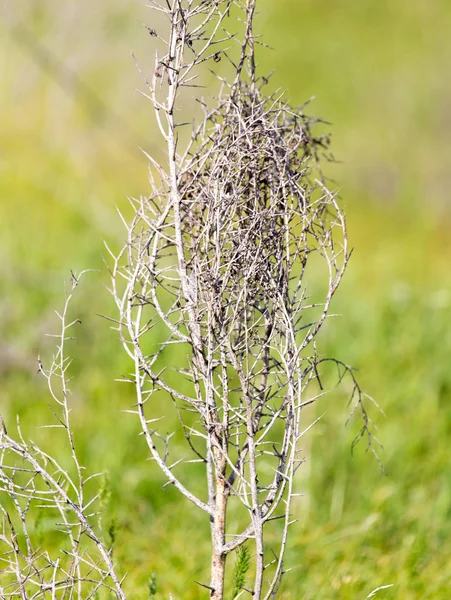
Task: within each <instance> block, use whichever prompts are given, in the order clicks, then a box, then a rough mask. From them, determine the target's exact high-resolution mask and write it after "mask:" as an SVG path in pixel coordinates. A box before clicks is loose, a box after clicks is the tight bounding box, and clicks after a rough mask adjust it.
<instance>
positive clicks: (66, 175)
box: [0, 0, 451, 600]
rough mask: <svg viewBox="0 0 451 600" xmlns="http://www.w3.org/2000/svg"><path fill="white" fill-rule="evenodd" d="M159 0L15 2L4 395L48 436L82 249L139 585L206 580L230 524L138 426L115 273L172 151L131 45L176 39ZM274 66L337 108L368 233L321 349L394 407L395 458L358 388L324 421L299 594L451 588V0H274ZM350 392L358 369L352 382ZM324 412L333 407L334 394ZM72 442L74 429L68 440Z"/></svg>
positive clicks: (77, 391)
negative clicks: (151, 179) (166, 466)
mask: <svg viewBox="0 0 451 600" xmlns="http://www.w3.org/2000/svg"><path fill="white" fill-rule="evenodd" d="M152 19H153V16H152V13H151V11H150V9H149V8H147V7H146V6H145V5H144V3H143V2H141V1H140V0H131V1H129V2H127V3H124V2H122V1H119V0H109V1H108V2H106V1H102V0H97V1H96V2H87V1H86V0H81V1H80V2H69V1H67V0H66V1H63V0H61V1H60V2H58V3H57V2H54V1H51V0H33V1H32V2H28V3H24V2H22V3H20V2H14V1H13V0H7V1H5V2H3V3H2V4H1V7H0V131H1V136H0V202H1V219H0V256H1V261H0V289H1V296H0V316H1V318H0V334H1V335H0V376H1V387H0V409H1V412H2V414H3V416H4V418H5V420H6V421H7V422H8V423H11V424H12V423H14V418H15V415H16V414H19V415H20V417H21V420H22V423H23V427H24V428H26V431H27V433H30V434H31V433H32V434H33V437H34V439H38V440H41V441H42V443H44V444H45V443H50V442H49V440H48V439H47V440H46V439H45V436H47V437H48V433H46V434H45V435H44V432H45V431H46V430H35V429H34V426H35V425H39V424H42V423H46V422H48V421H49V419H50V418H51V415H50V413H49V411H48V408H47V404H48V396H47V394H46V391H45V386H44V383H43V381H42V380H41V379H40V378H39V376H38V375H37V374H36V356H37V354H38V353H39V352H40V353H42V355H43V360H45V357H46V356H47V357H48V356H49V355H50V354H51V351H52V344H51V340H50V341H49V339H48V338H45V333H46V332H49V331H50V332H52V331H55V330H56V328H57V319H56V317H55V315H54V312H53V311H54V309H55V308H58V307H59V306H61V304H62V301H63V285H64V280H65V279H67V278H68V276H69V271H70V269H73V270H76V271H78V270H80V269H84V268H92V269H99V270H100V272H97V273H92V274H91V275H89V276H88V277H87V279H85V282H84V284H83V286H82V287H81V289H80V292H79V294H78V297H77V300H76V303H75V305H74V306H73V310H74V313H75V314H76V315H77V316H81V318H82V321H83V325H82V327H81V328H80V331H79V338H78V340H77V342H76V343H74V344H73V347H72V354H73V358H74V365H73V372H74V374H75V375H76V379H75V381H74V382H73V384H72V388H73V405H74V418H75V422H76V424H77V433H78V442H79V445H80V450H81V453H82V457H83V461H84V463H85V464H89V467H90V469H92V470H93V471H95V470H98V469H106V470H108V472H109V476H110V481H111V486H112V496H111V501H110V506H109V508H108V516H107V517H105V518H106V519H112V518H113V517H114V519H115V521H116V523H117V529H118V534H117V535H118V538H117V539H118V541H117V557H118V559H120V560H121V562H122V564H123V571H124V572H125V571H127V572H128V577H127V591H128V592H129V593H130V594H131V596H130V597H133V598H138V599H139V598H147V587H146V586H147V582H148V580H149V577H150V574H151V573H152V572H153V571H155V572H157V574H158V581H159V596H158V597H160V598H167V597H168V595H169V592H172V593H173V595H174V598H183V599H189V598H192V599H194V598H199V597H204V596H205V595H203V594H202V592H201V591H200V588H199V587H198V586H196V585H195V584H194V583H193V581H194V580H201V581H204V580H205V579H206V578H207V572H208V550H209V547H208V524H207V523H203V521H202V519H203V515H198V514H197V513H196V511H195V510H194V509H191V507H189V506H187V505H186V503H185V501H184V500H182V499H181V498H179V497H178V495H177V494H176V493H175V491H173V490H168V489H167V488H165V489H164V490H162V489H161V484H162V479H161V477H160V475H159V473H158V472H157V471H156V467H155V466H153V465H152V463H149V462H145V458H146V456H147V453H146V449H145V447H144V443H143V441H142V439H141V438H137V434H138V425H137V423H136V422H135V420H134V419H133V417H132V416H130V415H124V414H123V413H121V410H122V409H126V408H130V406H131V404H132V403H133V396H132V394H131V392H130V390H128V389H127V388H126V387H125V386H122V385H121V384H118V383H115V382H114V378H115V377H120V375H121V373H122V372H125V371H126V370H127V369H128V368H129V365H128V363H127V360H126V359H125V357H124V356H123V353H122V350H121V348H120V345H119V343H118V341H117V340H116V337H115V333H114V332H111V331H110V330H109V329H108V323H107V322H106V321H104V320H102V319H101V318H100V317H98V316H97V315H98V314H109V315H113V316H114V308H113V306H112V303H111V301H110V299H109V297H108V293H107V291H106V290H105V289H104V287H103V286H104V284H105V283H107V280H108V277H107V274H106V271H105V269H104V267H103V262H102V256H103V255H104V254H106V253H105V252H104V249H103V240H107V241H108V243H110V244H111V245H112V246H113V247H114V248H119V247H120V245H121V244H122V241H123V235H124V231H123V227H122V224H121V221H120V219H119V217H118V216H117V213H116V207H118V208H119V209H121V210H123V211H125V212H127V196H139V195H140V194H146V193H148V191H149V183H148V179H147V164H146V159H145V157H144V156H143V154H142V153H140V151H139V147H142V148H144V149H145V150H146V151H147V152H149V153H157V154H158V152H161V150H159V147H160V148H161V141H160V138H159V136H158V134H157V132H156V131H155V127H154V121H153V113H152V109H151V106H150V105H149V103H148V102H147V101H146V100H145V99H144V98H143V97H142V96H140V95H139V94H138V93H137V92H136V91H135V89H134V88H139V89H142V88H143V84H142V81H141V78H140V75H139V74H138V72H137V70H136V67H135V65H134V63H133V60H132V59H131V56H130V52H131V51H133V52H134V53H135V54H136V56H137V59H138V61H139V63H140V65H141V66H142V68H143V69H144V70H145V71H146V72H150V70H151V69H152V63H153V53H154V49H153V47H152V40H151V38H149V36H148V34H147V32H146V30H145V29H144V27H143V26H142V23H143V22H144V23H146V24H148V25H151V26H152ZM256 27H257V29H258V30H259V31H261V32H262V33H263V34H264V36H265V37H264V41H265V42H267V43H269V44H271V45H272V46H273V47H274V48H275V50H268V49H263V48H262V49H261V50H260V51H259V55H258V57H259V59H260V67H261V70H262V71H263V73H265V72H268V71H271V70H273V69H275V73H274V75H273V77H272V79H271V85H272V86H273V87H280V88H283V89H287V97H288V98H289V99H290V101H291V102H292V103H293V104H302V103H304V102H305V101H306V100H307V99H308V98H310V97H311V96H313V95H315V96H316V100H315V101H314V102H313V103H312V104H311V105H310V107H309V110H310V113H311V114H315V115H317V116H321V117H323V118H325V119H326V120H328V121H329V122H331V125H330V127H329V128H330V130H331V131H332V132H333V134H334V136H333V150H334V154H335V157H336V158H337V160H338V162H337V163H336V164H330V165H327V166H326V167H325V168H326V172H327V174H328V175H330V176H331V177H333V178H334V179H335V180H336V181H337V188H338V189H339V190H340V193H341V195H342V197H343V202H344V204H345V206H346V211H347V216H348V222H349V235H350V240H351V244H352V245H353V246H355V252H354V255H353V258H352V260H351V263H350V266H349V270H348V273H347V275H346V278H345V281H344V283H343V285H342V288H341V290H340V293H339V294H338V296H337V298H336V301H335V307H334V310H335V312H336V313H338V314H340V315H342V316H341V318H339V319H333V320H330V322H329V323H328V325H327V328H326V330H325V332H324V334H323V335H322V348H321V350H322V351H324V352H325V353H327V354H332V355H335V356H338V357H340V358H341V359H342V360H344V361H346V362H348V363H350V364H353V365H355V366H356V367H358V368H359V377H360V381H361V383H362V385H363V387H364V389H365V390H366V391H367V392H368V393H370V394H371V395H372V396H374V397H375V398H376V399H377V401H378V403H379V404H380V405H381V407H382V408H383V410H384V412H385V415H386V416H385V417H384V416H382V415H377V416H376V422H377V424H378V426H379V432H378V435H379V438H380V440H381V441H382V443H383V445H384V450H383V451H382V453H381V458H382V460H383V462H384V465H385V468H386V475H384V476H381V475H380V472H379V469H378V466H377V464H376V463H375V462H374V460H372V459H371V457H370V456H369V455H368V454H367V453H365V448H364V445H362V446H361V447H358V449H357V451H356V454H355V456H354V457H351V455H350V445H351V441H352V438H353V433H354V429H353V426H352V425H351V426H350V427H348V428H346V427H345V421H346V416H347V410H348V409H347V407H346V396H345V393H341V394H340V393H337V394H333V395H331V396H330V397H329V398H328V399H327V398H326V399H324V400H322V404H321V406H318V407H316V408H315V410H314V411H313V410H312V412H311V414H310V415H309V419H310V418H314V417H315V415H319V414H322V413H325V416H324V417H323V419H322V420H321V422H320V423H319V424H318V425H317V426H316V427H315V428H314V429H313V431H312V433H311V435H310V437H309V439H308V441H307V442H306V447H305V454H306V456H307V458H308V461H307V463H306V465H305V466H304V469H303V471H302V473H301V475H300V488H301V489H302V491H303V492H304V493H305V496H304V498H302V499H300V500H299V501H298V502H297V504H296V510H297V513H298V516H299V517H300V523H299V524H298V525H297V526H295V528H294V529H293V531H292V537H291V545H290V551H289V553H288V557H287V567H290V566H292V565H297V569H295V570H294V571H292V572H291V573H290V574H289V575H287V577H286V579H285V583H284V585H283V587H282V590H281V593H280V598H286V599H288V598H289V599H295V598H296V599H297V598H304V599H306V600H307V599H313V598H315V599H317V598H321V599H323V598H324V599H325V600H328V599H348V598H349V599H351V598H352V599H354V598H358V599H360V598H362V599H363V598H365V597H366V595H367V594H368V593H369V592H370V591H371V590H372V589H374V588H375V587H377V586H382V585H386V584H394V587H392V588H390V589H387V590H382V591H380V592H379V593H378V595H377V597H380V598H402V599H407V600H411V599H416V598H422V599H423V598H431V599H440V598H443V599H445V598H446V599H448V598H449V596H450V593H449V590H450V589H451V581H450V579H451V575H450V574H451V570H450V568H449V556H450V555H451V468H450V455H451V452H450V451H449V442H450V439H451V406H450V401H451V369H450V365H449V361H450V357H451V325H450V317H451V287H450V285H451V269H450V266H449V263H450V256H451V255H450V250H451V240H450V235H449V232H450V225H451V219H450V214H451V213H450V209H451V198H450V192H449V189H450V184H451V170H450V166H449V165H450V161H451V145H450V143H449V138H450V134H451V78H450V77H449V65H450V64H451V41H450V36H449V32H450V31H451V4H450V3H449V1H448V0H435V1H434V2H423V1H422V0H410V1H409V2H406V1H405V0H391V1H390V2H384V1H381V0H359V1H356V0H342V1H341V2H336V1H334V0H278V1H275V0H272V1H271V0H261V2H260V14H259V16H258V18H257V25H256ZM345 392H346V390H345ZM315 411H316V412H315ZM52 444H53V445H54V447H55V442H53V441H52Z"/></svg>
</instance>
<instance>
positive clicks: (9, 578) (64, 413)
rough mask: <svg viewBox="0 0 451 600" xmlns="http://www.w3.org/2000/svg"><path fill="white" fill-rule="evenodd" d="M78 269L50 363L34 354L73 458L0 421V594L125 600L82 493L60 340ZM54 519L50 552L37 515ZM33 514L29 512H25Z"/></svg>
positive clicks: (68, 324)
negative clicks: (101, 593) (60, 542)
mask: <svg viewBox="0 0 451 600" xmlns="http://www.w3.org/2000/svg"><path fill="white" fill-rule="evenodd" d="M82 275H83V273H81V275H80V276H78V277H77V276H75V275H74V274H72V278H71V282H70V287H69V289H68V291H67V294H66V301H65V305H64V309H63V311H62V313H57V315H58V317H59V320H60V333H59V334H58V335H56V336H53V337H56V338H57V340H58V346H57V352H56V354H55V356H54V358H53V361H52V363H51V365H50V367H49V368H48V369H46V368H45V366H44V365H43V363H42V361H41V359H38V370H39V372H40V373H41V374H42V375H43V376H44V377H45V378H46V380H47V383H48V388H49V391H50V394H51V397H52V399H53V401H54V406H55V410H54V414H55V416H56V418H57V424H56V425H50V426H49V427H51V428H57V429H61V430H62V431H63V433H64V435H65V437H66V443H67V446H68V449H69V452H70V455H71V457H72V468H71V469H69V470H68V469H67V468H65V467H63V466H62V464H61V462H60V461H59V460H57V459H56V458H55V457H54V456H51V455H49V454H48V453H46V452H45V451H43V450H42V449H41V448H40V447H39V446H38V445H37V444H35V443H33V442H32V441H27V440H26V439H25V437H24V436H23V434H22V432H21V429H20V427H18V432H19V441H15V440H14V439H13V438H12V437H10V435H8V433H7V430H6V426H5V424H4V422H3V419H1V420H0V423H1V424H2V427H1V429H0V598H2V599H3V598H4V599H9V598H21V599H22V600H25V599H27V600H28V599H30V600H31V599H34V598H50V597H51V598H56V597H59V598H79V599H81V598H83V599H89V598H94V597H96V593H97V592H98V590H100V589H101V588H106V589H108V590H109V591H110V592H111V594H113V597H114V598H119V599H121V600H125V595H124V592H123V590H122V582H121V580H120V579H119V577H118V575H117V573H116V571H115V566H114V564H113V560H112V555H111V549H109V548H107V547H106V546H105V544H104V542H103V540H102V536H101V533H100V532H99V531H98V527H97V522H96V518H95V517H96V515H97V512H98V509H99V504H98V499H99V498H98V494H97V495H94V496H92V495H91V496H89V497H88V496H87V495H86V492H85V489H86V484H87V483H88V482H89V481H90V480H92V479H93V478H94V477H96V476H97V475H91V476H86V474H85V473H84V469H83V467H82V465H81V464H80V462H79V460H78V457H77V452H76V446H75V441H74V436H73V430H72V425H71V417H70V411H71V409H70V389H69V387H68V374H67V372H68V369H69V366H70V360H69V359H68V357H67V355H66V349H65V346H66V344H67V341H68V340H70V339H71V338H72V336H71V330H72V329H73V328H74V327H75V326H77V325H78V324H79V321H78V320H75V321H70V320H69V319H68V311H69V306H70V303H71V300H72V297H73V293H74V291H75V288H76V286H77V284H78V281H79V279H80V277H81V276H82ZM42 514H44V515H45V518H49V519H53V521H54V523H55V525H54V526H55V528H57V529H58V530H59V531H61V532H62V533H63V534H64V539H65V545H64V547H63V548H62V549H61V551H60V552H58V550H55V552H54V553H52V552H51V551H50V550H48V549H41V548H40V547H39V543H38V539H37V536H36V531H35V529H36V522H37V520H38V519H39V515H42ZM30 517H31V519H30Z"/></svg>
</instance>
